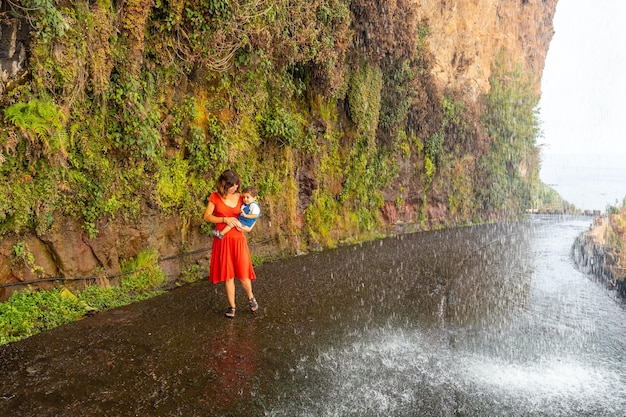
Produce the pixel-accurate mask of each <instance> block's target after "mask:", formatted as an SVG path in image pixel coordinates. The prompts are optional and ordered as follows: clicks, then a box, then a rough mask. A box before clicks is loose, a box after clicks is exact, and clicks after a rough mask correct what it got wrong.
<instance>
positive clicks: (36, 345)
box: [0, 217, 626, 417]
mask: <svg viewBox="0 0 626 417" xmlns="http://www.w3.org/2000/svg"><path fill="white" fill-rule="evenodd" d="M590 223H591V219H589V218H559V217H552V218H549V217H545V218H534V219H533V220H530V221H527V222H521V223H510V224H499V225H483V226H475V227H465V228H457V229H451V230H440V231H433V232H427V233H417V234H412V235H403V236H397V237H391V238H387V239H382V240H378V241H374V242H368V243H363V244H360V245H354V246H345V247H340V248H337V249H334V250H326V251H323V252H319V253H314V254H309V255H307V256H300V257H295V258H291V259H284V260H281V261H280V262H276V263H269V264H265V265H262V266H260V267H258V268H257V277H258V278H259V279H258V281H257V282H256V283H255V295H256V297H257V299H258V300H259V302H260V304H261V311H260V312H259V313H258V314H257V315H252V314H251V313H249V312H246V309H245V308H238V309H237V317H236V318H235V319H234V320H227V319H225V318H224V317H223V311H224V310H223V307H224V296H223V289H222V287H221V286H212V285H210V284H208V283H206V282H204V283H201V284H196V285H190V286H187V287H182V288H180V289H177V290H175V291H171V292H169V293H167V294H165V295H163V296H161V297H156V298H153V299H150V300H147V301H145V302H142V303H138V304H135V305H132V306H127V307H124V308H121V309H117V310H114V311H111V312H109V313H101V314H98V315H95V316H94V317H90V318H88V319H85V320H82V321H80V322H77V323H73V324H71V325H68V326H63V327H61V328H59V329H55V330H53V331H50V332H44V333H41V334H38V335H36V336H34V337H32V338H29V339H26V340H24V341H20V342H17V343H14V344H10V345H6V346H2V347H0V373H1V374H2V375H3V378H0V393H2V394H0V415H19V416H22V417H34V416H37V417H42V416H59V415H62V416H64V417H71V416H81V417H85V416H106V415H115V416H116V417H121V416H137V415H141V416H184V417H193V416H198V417H200V416H209V415H210V416H262V415H265V416H271V417H282V416H285V417H287V416H289V417H291V416H316V417H331V416H337V417H345V416H425V417H432V416H437V417H438V416H467V417H482V416H490V417H493V416H503V417H504V416H506V417H516V416H524V417H526V416H546V417H560V416H563V417H565V416H568V417H569V416H576V417H579V416H583V417H584V416H589V417H591V416H593V417H597V416H603V417H625V416H626V413H625V412H624V410H626V309H625V306H624V303H623V301H621V300H620V299H619V298H618V297H617V296H616V295H615V294H614V293H613V292H611V291H610V290H608V289H606V288H605V287H603V286H602V284H599V283H597V282H595V281H594V280H593V279H592V278H590V277H588V276H586V275H584V274H583V273H582V272H580V271H579V270H578V269H576V267H575V265H574V264H573V262H572V258H571V256H570V252H571V246H572V243H573V242H574V239H575V237H576V236H578V234H580V233H581V232H583V231H585V230H586V229H588V227H589V226H590ZM245 305H247V300H245V294H243V293H242V292H241V291H239V292H238V306H239V307H243V306H245Z"/></svg>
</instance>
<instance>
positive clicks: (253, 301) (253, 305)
mask: <svg viewBox="0 0 626 417" xmlns="http://www.w3.org/2000/svg"><path fill="white" fill-rule="evenodd" d="M249 302H250V311H252V312H253V313H256V311H257V310H258V309H259V304H258V303H257V302H256V299H255V298H254V297H252V298H251V299H250V300H249Z"/></svg>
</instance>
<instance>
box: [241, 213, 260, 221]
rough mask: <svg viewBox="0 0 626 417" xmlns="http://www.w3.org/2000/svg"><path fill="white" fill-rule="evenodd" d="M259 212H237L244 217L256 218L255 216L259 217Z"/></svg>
mask: <svg viewBox="0 0 626 417" xmlns="http://www.w3.org/2000/svg"><path fill="white" fill-rule="evenodd" d="M260 214H261V213H256V214H255V213H250V214H246V213H244V212H243V211H242V212H241V213H239V215H240V216H242V217H245V218H246V219H256V218H257V217H259V215H260Z"/></svg>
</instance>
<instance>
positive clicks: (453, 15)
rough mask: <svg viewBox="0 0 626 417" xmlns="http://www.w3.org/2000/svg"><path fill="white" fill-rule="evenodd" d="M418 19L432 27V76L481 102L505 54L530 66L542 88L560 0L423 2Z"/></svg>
mask: <svg viewBox="0 0 626 417" xmlns="http://www.w3.org/2000/svg"><path fill="white" fill-rule="evenodd" d="M419 4H420V8H419V18H420V19H426V20H427V21H428V25H429V27H430V28H431V30H430V32H429V35H428V40H429V42H430V47H431V50H432V51H433V54H434V55H435V65H434V69H433V74H434V76H435V77H436V79H437V80H438V83H439V85H440V86H441V87H443V88H446V87H450V88H453V89H456V90H460V91H464V92H465V93H466V94H467V96H468V97H471V98H473V99H476V98H478V96H479V95H480V94H483V93H485V92H486V91H488V90H489V76H490V75H491V67H492V64H493V62H494V57H495V56H496V55H497V54H498V52H499V51H500V50H501V49H504V50H506V52H507V53H508V54H509V56H510V58H511V60H512V61H515V62H521V63H524V64H525V65H526V69H530V70H531V71H532V72H533V73H534V74H535V76H536V77H537V78H536V80H537V84H536V88H537V91H539V89H540V84H539V82H540V79H541V75H542V73H543V68H544V64H545V59H546V55H547V52H548V46H549V44H550V41H551V40H552V35H553V25H552V20H553V17H554V13H555V10H556V4H557V0H481V1H472V0H463V1H440V2H435V1H420V2H419Z"/></svg>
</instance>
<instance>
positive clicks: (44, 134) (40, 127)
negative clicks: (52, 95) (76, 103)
mask: <svg viewBox="0 0 626 417" xmlns="http://www.w3.org/2000/svg"><path fill="white" fill-rule="evenodd" d="M4 116H5V117H6V118H7V119H8V120H9V121H10V122H11V123H12V124H13V125H14V126H15V127H17V128H18V129H19V130H20V131H21V132H22V133H23V134H24V136H25V137H27V138H28V139H29V140H30V142H31V143H32V144H37V143H38V144H41V145H42V147H43V149H44V154H45V155H46V156H55V155H57V154H60V155H61V156H63V157H65V156H66V151H65V148H66V144H67V132H66V131H65V116H64V114H63V112H62V111H61V109H60V108H59V107H58V106H57V105H56V104H54V103H52V102H51V101H47V100H41V99H33V100H31V101H29V102H28V103H16V104H14V105H12V106H10V107H8V108H6V109H5V110H4Z"/></svg>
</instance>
